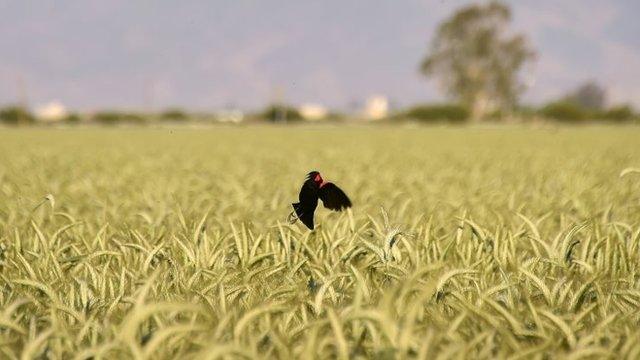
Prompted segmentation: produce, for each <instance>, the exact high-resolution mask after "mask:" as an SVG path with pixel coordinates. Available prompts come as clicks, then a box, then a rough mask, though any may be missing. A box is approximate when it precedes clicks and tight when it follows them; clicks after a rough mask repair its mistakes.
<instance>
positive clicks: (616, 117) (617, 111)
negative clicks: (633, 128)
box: [602, 105, 636, 121]
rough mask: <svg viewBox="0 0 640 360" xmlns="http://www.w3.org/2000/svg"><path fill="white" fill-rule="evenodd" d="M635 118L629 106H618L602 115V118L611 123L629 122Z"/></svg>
mask: <svg viewBox="0 0 640 360" xmlns="http://www.w3.org/2000/svg"><path fill="white" fill-rule="evenodd" d="M634 116H636V115H635V114H634V111H633V109H632V108H631V106H630V105H618V106H614V107H612V108H610V109H609V110H607V111H605V112H604V113H603V114H602V118H603V119H605V120H612V121H625V120H631V119H633V118H634Z"/></svg>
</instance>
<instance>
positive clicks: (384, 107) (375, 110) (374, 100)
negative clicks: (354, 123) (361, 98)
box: [363, 95, 389, 120]
mask: <svg viewBox="0 0 640 360" xmlns="http://www.w3.org/2000/svg"><path fill="white" fill-rule="evenodd" d="M388 114H389V100H388V99H387V97H386V96H382V95H375V96H372V97H370V98H369V99H367V103H366V105H365V107H364V114H363V115H364V117H365V118H366V119H369V120H379V119H382V118H385V117H387V115H388Z"/></svg>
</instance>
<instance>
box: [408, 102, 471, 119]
mask: <svg viewBox="0 0 640 360" xmlns="http://www.w3.org/2000/svg"><path fill="white" fill-rule="evenodd" d="M403 116H404V117H406V118H409V119H415V120H420V121H424V122H443V121H446V122H455V123H460V122H464V121H465V120H467V119H468V118H469V109H468V108H466V107H465V106H462V105H456V104H434V105H430V104H425V105H418V106H414V107H412V108H410V109H409V110H407V111H406V112H404V114H403Z"/></svg>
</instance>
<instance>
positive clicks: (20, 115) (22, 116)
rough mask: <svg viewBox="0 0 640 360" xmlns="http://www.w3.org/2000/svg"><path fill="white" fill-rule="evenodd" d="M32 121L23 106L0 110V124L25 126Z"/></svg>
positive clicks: (31, 117)
mask: <svg viewBox="0 0 640 360" xmlns="http://www.w3.org/2000/svg"><path fill="white" fill-rule="evenodd" d="M34 121H35V118H34V117H33V115H32V114H31V113H30V112H29V110H28V109H27V108H26V107H24V106H20V105H12V106H7V107H5V108H3V109H0V122H4V123H6V124H10V125H25V124H31V123H33V122H34Z"/></svg>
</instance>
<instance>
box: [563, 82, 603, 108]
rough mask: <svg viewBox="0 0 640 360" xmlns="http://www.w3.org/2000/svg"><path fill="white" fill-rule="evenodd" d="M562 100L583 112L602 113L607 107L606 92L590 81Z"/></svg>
mask: <svg viewBox="0 0 640 360" xmlns="http://www.w3.org/2000/svg"><path fill="white" fill-rule="evenodd" d="M564 100H565V101H566V102H569V103H572V104H574V105H576V106H579V107H580V108H582V109H585V110H590V111H602V110H603V109H604V108H605V107H606V106H607V90H605V88H604V87H603V86H601V85H600V84H598V83H597V82H595V81H593V80H592V81H588V82H586V83H584V84H582V85H580V86H578V88H576V89H575V90H574V91H573V92H571V93H569V94H568V95H567V96H566V98H565V99H564Z"/></svg>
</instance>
